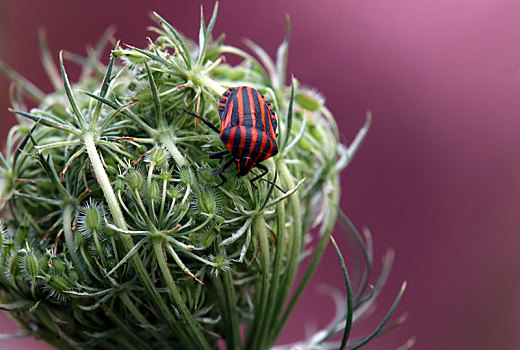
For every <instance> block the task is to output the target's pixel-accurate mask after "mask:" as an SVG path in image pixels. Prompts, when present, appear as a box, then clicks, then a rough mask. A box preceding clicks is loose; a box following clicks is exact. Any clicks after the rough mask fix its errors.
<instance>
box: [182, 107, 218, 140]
mask: <svg viewBox="0 0 520 350" xmlns="http://www.w3.org/2000/svg"><path fill="white" fill-rule="evenodd" d="M184 112H186V113H188V114H189V115H191V116H194V117H195V118H197V119H198V120H201V121H202V122H203V123H204V124H206V125H207V126H209V127H210V129H211V130H213V131H214V132H216V133H217V134H220V130H219V129H218V128H217V127H216V126H215V125H213V123H211V122H210V121H209V120H207V119H204V118H202V117H201V116H199V115H196V114H195V113H193V112H190V111H188V110H187V109H186V108H184Z"/></svg>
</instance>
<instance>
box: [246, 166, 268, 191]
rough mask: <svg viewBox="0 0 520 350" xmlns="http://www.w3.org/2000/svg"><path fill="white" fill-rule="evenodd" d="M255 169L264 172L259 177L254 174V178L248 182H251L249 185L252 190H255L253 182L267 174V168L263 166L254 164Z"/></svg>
mask: <svg viewBox="0 0 520 350" xmlns="http://www.w3.org/2000/svg"><path fill="white" fill-rule="evenodd" d="M255 167H256V168H258V169H260V170H263V171H264V172H263V173H261V174H259V175H256V174H255V175H256V176H255V177H254V178H252V179H251V180H250V181H249V182H251V185H253V187H254V188H256V185H255V181H256V180H258V179H260V178H261V177H263V176H265V174H267V173H268V172H269V168H268V167H267V166H265V165H263V164H260V163H257V164H255ZM253 174H254V173H253ZM266 181H267V180H266Z"/></svg>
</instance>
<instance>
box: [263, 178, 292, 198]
mask: <svg viewBox="0 0 520 350" xmlns="http://www.w3.org/2000/svg"><path fill="white" fill-rule="evenodd" d="M259 180H262V181H265V182H267V183H268V184H271V185H273V186H274V187H276V188H277V189H279V190H280V191H282V193H283V194H286V193H287V192H285V191H284V190H282V189H281V188H280V186H278V185H277V184H275V183H274V182H272V181H269V180H267V179H264V178H263V177H261V178H260V179H259Z"/></svg>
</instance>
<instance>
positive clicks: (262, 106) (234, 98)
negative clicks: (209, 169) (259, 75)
mask: <svg viewBox="0 0 520 350" xmlns="http://www.w3.org/2000/svg"><path fill="white" fill-rule="evenodd" d="M184 111H185V112H186V113H188V114H190V115H192V116H194V117H195V118H197V119H199V120H201V121H202V122H203V123H204V124H206V125H207V126H209V127H210V128H211V129H212V130H213V131H215V132H216V133H218V134H220V139H221V140H222V142H223V143H224V145H225V146H226V148H227V150H226V151H222V152H217V153H213V154H211V155H210V156H209V157H210V158H211V159H220V161H221V162H222V160H223V159H224V157H226V156H228V155H231V158H230V159H229V160H228V161H227V162H226V163H224V165H223V166H222V167H221V168H220V169H219V170H218V171H217V172H216V174H218V175H219V176H220V178H221V179H222V182H221V183H220V184H219V185H218V186H217V187H219V186H222V185H223V184H224V183H225V182H226V181H227V179H226V177H225V176H224V172H225V170H226V169H227V168H229V167H230V166H231V164H233V163H235V164H236V166H237V170H238V176H244V175H247V174H249V173H250V172H252V171H251V170H252V169H253V168H254V167H256V168H258V169H260V170H261V171H262V172H261V173H260V174H258V175H257V174H255V173H254V172H252V173H253V174H254V175H255V177H254V178H252V179H251V184H252V185H253V186H254V187H256V186H255V184H254V182H255V181H257V180H258V179H262V180H264V181H266V182H269V183H271V184H273V185H275V184H274V183H272V182H271V181H269V180H266V179H263V176H265V175H266V174H267V173H268V172H269V169H268V168H267V166H265V165H264V164H261V162H262V161H264V160H266V159H268V158H271V157H273V156H275V155H276V154H277V153H278V145H277V143H276V137H277V136H278V134H277V133H276V128H277V121H276V114H275V113H274V110H273V107H272V106H271V104H270V103H269V101H267V99H266V98H265V97H264V96H263V95H262V94H261V93H259V92H258V91H257V90H256V89H253V88H251V87H248V86H241V87H232V88H229V89H227V90H226V91H225V92H224V93H223V94H222V96H221V98H220V101H219V104H218V114H219V116H220V130H219V129H218V128H217V127H216V126H215V125H213V124H212V123H211V122H210V121H208V120H206V119H204V118H202V117H200V116H198V115H197V114H195V113H193V112H189V111H187V110H186V109H185V110H184ZM275 186H276V185H275ZM276 187H277V188H278V189H280V188H279V187H278V186H276ZM280 190H281V191H282V192H284V191H283V190H282V189H280Z"/></svg>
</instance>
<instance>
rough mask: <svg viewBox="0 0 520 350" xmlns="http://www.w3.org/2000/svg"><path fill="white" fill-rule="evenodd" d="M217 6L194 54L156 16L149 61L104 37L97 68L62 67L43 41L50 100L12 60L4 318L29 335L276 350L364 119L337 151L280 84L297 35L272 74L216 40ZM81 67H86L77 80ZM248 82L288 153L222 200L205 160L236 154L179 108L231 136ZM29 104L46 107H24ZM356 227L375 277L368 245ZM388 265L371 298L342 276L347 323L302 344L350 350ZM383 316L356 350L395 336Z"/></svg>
mask: <svg viewBox="0 0 520 350" xmlns="http://www.w3.org/2000/svg"><path fill="white" fill-rule="evenodd" d="M217 6H218V4H217ZM217 6H215V9H214V11H213V14H212V16H211V18H210V20H209V22H207V24H206V21H205V19H204V16H202V17H201V18H202V19H201V27H200V35H199V42H198V44H196V43H193V42H192V41H189V40H187V39H186V38H185V37H184V36H183V35H182V34H180V33H179V32H178V31H177V30H176V29H175V28H174V27H172V26H171V25H170V24H169V23H168V22H167V21H165V20H164V19H163V18H161V17H160V16H159V15H157V14H154V19H155V20H156V21H157V24H158V26H157V28H154V29H153V31H154V32H155V34H156V37H155V40H153V41H150V43H149V46H148V47H147V48H144V49H141V48H137V47H133V46H128V45H127V46H125V47H120V45H119V44H118V43H115V42H113V41H112V42H113V49H112V51H111V55H110V60H109V62H108V64H106V63H102V61H103V60H102V56H103V55H102V52H103V47H104V46H106V44H107V43H109V42H111V39H112V33H110V32H107V34H106V35H105V36H103V38H102V39H101V40H100V43H99V44H98V45H96V46H95V50H93V51H92V52H91V53H90V54H89V56H88V57H86V58H81V59H78V56H77V55H72V54H68V53H66V52H63V53H60V56H59V64H58V65H57V66H55V65H54V61H53V59H52V58H51V55H50V53H49V51H48V49H47V45H46V41H45V38H44V37H43V36H42V37H41V44H42V45H41V46H42V50H43V58H44V59H43V62H44V66H45V69H46V71H47V72H48V73H49V76H50V78H51V80H52V83H53V86H54V87H55V91H54V92H52V93H44V92H42V91H41V90H39V89H38V88H37V87H35V86H34V85H33V84H31V83H29V82H28V81H27V80H26V79H25V78H23V77H21V76H20V75H19V74H18V73H16V72H14V71H13V70H11V69H10V68H9V67H7V66H6V65H5V64H3V63H0V67H1V68H2V70H3V71H4V72H5V73H7V75H8V76H9V77H10V78H11V80H12V81H13V83H14V84H13V87H14V88H13V91H12V92H13V93H12V94H11V96H12V106H13V107H12V112H14V114H15V115H16V116H17V118H18V124H17V125H15V126H14V127H12V129H11V131H10V132H9V135H8V138H7V142H6V148H5V151H3V152H2V153H1V154H0V205H1V209H2V221H3V223H2V225H1V226H0V232H1V235H0V301H1V305H0V307H1V308H2V309H3V310H7V311H9V313H10V315H11V316H12V317H13V318H14V319H15V320H16V321H17V322H18V323H19V325H20V327H21V332H22V333H24V334H27V335H30V336H35V337H37V338H39V339H42V340H43V341H45V342H47V343H48V344H50V345H52V346H53V347H55V348H57V349H136V350H137V349H139V350H141V349H144V350H146V349H206V350H207V349H217V348H219V346H222V344H225V346H226V347H227V349H237V350H238V349H249V350H254V349H268V348H271V347H273V346H274V344H275V343H276V339H277V337H278V335H279V333H280V332H281V330H282V329H283V326H284V324H285V323H286V321H287V319H288V317H289V315H290V314H291V311H292V310H293V308H294V306H295V304H296V302H297V300H298V298H299V297H300V295H301V293H302V292H303V290H304V289H305V286H306V285H307V283H308V281H309V279H310V276H311V275H312V273H313V272H314V270H315V268H316V265H317V263H318V261H319V260H320V258H321V256H322V254H323V252H324V250H325V247H326V245H327V243H328V242H329V241H330V239H331V232H332V229H333V226H334V223H335V222H336V218H337V215H338V209H337V208H338V207H337V206H338V203H339V196H340V188H339V184H338V175H339V172H340V171H341V170H342V169H343V168H345V167H346V165H347V164H348V162H349V161H350V160H351V159H352V156H353V155H354V153H355V151H356V150H357V148H358V146H359V144H360V143H361V141H362V139H363V137H364V135H365V133H366V131H367V129H368V125H369V121H370V120H369V119H368V121H367V124H366V125H365V126H364V127H363V129H362V130H361V131H360V133H359V134H358V137H356V139H355V140H354V141H353V142H352V144H351V145H350V146H349V147H346V146H343V145H342V144H341V143H339V138H338V130H337V127H336V124H335V122H334V119H333V117H332V115H331V113H330V112H329V111H328V110H327V108H326V107H325V106H324V104H323V99H322V98H321V97H320V96H319V95H318V94H317V93H315V92H313V91H312V90H309V89H306V88H303V87H302V86H301V85H300V84H299V82H298V81H297V80H296V79H294V78H293V79H291V82H290V84H289V85H286V71H285V67H286V62H287V50H288V38H289V31H287V36H286V39H285V40H284V41H283V43H282V45H281V46H280V48H279V50H278V57H277V61H276V62H272V61H271V59H270V58H269V57H268V56H267V54H266V53H265V52H264V51H263V50H262V49H261V48H260V47H258V46H257V45H255V44H253V43H252V42H248V46H249V49H250V50H251V51H252V52H253V54H254V55H252V54H249V53H247V52H246V51H243V50H241V49H238V48H236V47H232V46H228V45H225V44H224V43H223V36H221V37H219V38H218V39H214V38H213V37H212V35H211V33H212V29H213V26H214V24H215V20H216V15H217ZM225 55H236V56H238V57H240V58H241V59H242V62H241V63H240V64H238V65H236V66H232V65H230V64H228V63H226V61H225V60H224V56H225ZM255 56H256V57H258V59H257V58H255ZM71 61H74V62H75V63H79V64H80V65H81V69H82V72H81V75H80V78H79V80H78V81H77V82H75V83H72V82H70V80H69V78H68V76H67V72H66V66H67V65H69V64H71ZM242 85H247V86H251V87H254V88H255V89H257V90H258V91H259V92H261V93H262V94H263V95H264V96H265V97H266V98H267V99H268V100H269V101H270V102H271V104H272V106H273V108H274V110H275V111H276V114H277V117H278V148H279V153H278V154H277V155H276V156H275V157H272V158H269V159H267V160H266V161H264V162H263V164H265V165H266V166H267V167H268V169H269V172H268V174H267V175H266V177H265V179H266V180H267V181H256V182H255V183H254V185H252V183H251V181H250V180H251V179H252V178H253V177H254V175H253V174H249V175H246V176H243V177H238V176H236V173H235V170H234V169H235V168H234V166H232V167H230V169H231V170H230V172H229V173H228V174H226V177H227V182H226V183H225V184H224V185H222V186H220V187H217V186H216V185H218V184H219V183H220V178H219V177H218V176H215V173H216V171H218V169H219V168H220V167H221V165H220V164H219V160H218V159H210V158H209V157H208V155H209V154H210V153H215V152H222V151H223V150H226V149H225V146H224V144H223V143H222V142H221V140H220V139H219V137H218V135H216V134H215V133H213V132H212V130H209V129H208V128H207V127H206V125H202V124H200V125H197V120H196V119H195V118H193V116H191V115H189V114H187V113H185V112H184V109H188V110H190V111H193V112H194V113H197V114H198V115H200V116H203V117H204V118H206V119H207V120H209V121H211V122H212V123H213V124H216V125H219V123H218V122H219V121H220V119H219V115H218V101H219V98H220V96H221V94H222V93H223V92H224V91H225V90H226V89H227V88H229V87H232V86H242ZM26 98H28V99H31V100H33V102H36V104H37V107H36V108H32V109H30V110H29V109H27V108H26V107H25V99H26ZM281 189H283V191H282V190H281ZM311 229H313V231H312V233H311ZM353 230H354V231H353V232H354V233H355V235H356V237H358V238H359V240H358V242H359V244H360V247H361V249H362V251H363V252H364V254H365V255H364V256H365V257H366V258H367V259H365V261H366V262H367V263H368V264H371V261H372V260H371V256H370V254H371V253H370V249H369V248H367V247H366V245H365V242H366V240H367V239H369V237H368V236H366V237H365V238H361V236H360V235H359V233H357V231H355V229H353ZM311 241H314V243H315V244H314V243H313V244H312V247H313V248H312V250H311ZM309 251H312V253H311V254H309ZM338 252H339V250H338ZM339 257H340V258H341V261H342V262H343V260H342V257H341V255H339ZM391 257H392V255H391V254H388V256H387V258H386V260H385V263H384V268H383V275H384V276H383V278H382V280H378V282H376V284H375V286H373V288H370V287H369V284H368V273H369V271H370V269H369V268H368V269H365V270H363V269H362V268H361V269H360V271H364V272H363V273H362V274H361V275H362V276H365V277H366V278H365V277H364V278H363V279H362V280H361V283H359V286H356V288H355V290H354V291H352V288H351V285H350V281H349V279H348V274H347V270H346V269H345V274H344V277H345V281H346V283H347V287H348V288H347V295H346V297H345V300H347V301H348V302H347V303H343V304H342V305H343V306H342V307H341V309H340V310H339V315H340V317H337V318H335V320H334V321H333V322H332V323H331V325H330V326H329V327H328V328H326V329H325V330H323V331H322V332H321V333H320V334H318V335H317V336H316V337H314V338H311V339H309V340H307V341H306V342H304V343H302V344H300V345H301V346H300V347H299V348H309V349H311V348H312V349H317V348H323V349H328V348H330V347H331V344H335V343H334V339H335V341H336V342H337V337H336V338H334V336H336V335H338V334H341V333H342V332H343V335H344V336H343V338H344V340H343V341H342V344H340V343H337V344H336V345H338V347H339V346H340V345H341V346H344V345H345V344H347V339H348V334H349V332H350V327H351V326H352V324H353V322H355V321H356V320H357V318H358V317H359V316H361V315H362V314H363V312H364V311H365V310H368V309H369V306H370V305H371V302H372V301H371V300H373V297H374V296H375V295H377V293H378V292H379V289H380V287H381V284H382V283H381V281H383V280H384V277H385V276H386V271H387V270H388V268H389V266H390V262H391ZM305 258H308V259H309V260H310V262H309V265H308V266H309V268H308V269H307V271H306V272H305V274H304V276H303V279H302V280H301V281H299V280H296V272H297V268H298V265H299V264H300V262H301V261H302V260H303V259H305ZM367 271H368V272H367ZM293 287H294V288H293ZM399 297H400V294H399V296H398V299H399ZM394 307H395V305H394ZM356 310H358V312H357V313H354V311H356ZM391 311H393V308H392V310H391ZM387 320H388V318H387V319H386V320H384V322H383V323H382V325H381V327H380V328H379V329H378V330H377V329H376V331H377V332H374V333H373V334H370V335H368V336H367V337H366V338H360V339H355V340H349V343H348V344H349V345H353V346H355V345H356V344H357V345H359V346H361V345H363V342H365V343H366V342H368V340H370V339H371V338H373V337H375V335H377V334H378V333H379V332H384V331H385V330H386V328H387V327H393V326H394V325H393V324H389V325H386V321H387ZM244 330H245V332H244ZM369 338H370V339H369ZM0 341H1V340H0ZM330 341H332V343H330ZM219 344H220V345H219Z"/></svg>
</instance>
